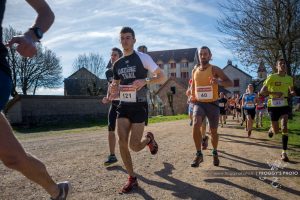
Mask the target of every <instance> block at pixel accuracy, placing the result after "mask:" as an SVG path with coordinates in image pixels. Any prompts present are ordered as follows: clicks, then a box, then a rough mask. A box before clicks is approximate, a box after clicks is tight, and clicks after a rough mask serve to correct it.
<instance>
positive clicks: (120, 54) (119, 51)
mask: <svg viewBox="0 0 300 200" xmlns="http://www.w3.org/2000/svg"><path fill="white" fill-rule="evenodd" d="M111 51H116V52H118V54H119V57H122V56H123V53H122V51H121V49H119V48H117V47H114V48H112V49H111Z"/></svg>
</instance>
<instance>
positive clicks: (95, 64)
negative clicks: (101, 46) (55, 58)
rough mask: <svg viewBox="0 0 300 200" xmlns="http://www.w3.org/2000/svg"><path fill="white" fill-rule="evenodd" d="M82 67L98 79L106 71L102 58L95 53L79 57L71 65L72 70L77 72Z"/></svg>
mask: <svg viewBox="0 0 300 200" xmlns="http://www.w3.org/2000/svg"><path fill="white" fill-rule="evenodd" d="M82 67H85V68H86V69H88V70H89V71H90V72H92V73H93V74H95V75H96V76H98V77H101V76H103V74H104V72H105V70H106V64H105V62H104V60H103V57H102V56H101V55H100V54H96V53H89V55H86V54H82V55H79V56H78V57H77V58H76V59H75V61H74V63H73V68H74V70H76V71H77V70H79V69H80V68H82Z"/></svg>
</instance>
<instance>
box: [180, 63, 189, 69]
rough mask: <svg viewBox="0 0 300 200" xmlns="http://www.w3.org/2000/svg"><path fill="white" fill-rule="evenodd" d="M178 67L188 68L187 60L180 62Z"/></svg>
mask: <svg viewBox="0 0 300 200" xmlns="http://www.w3.org/2000/svg"><path fill="white" fill-rule="evenodd" d="M180 67H181V68H188V67H189V63H188V62H183V63H180Z"/></svg>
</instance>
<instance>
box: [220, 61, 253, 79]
mask: <svg viewBox="0 0 300 200" xmlns="http://www.w3.org/2000/svg"><path fill="white" fill-rule="evenodd" d="M228 67H232V68H234V69H236V70H238V71H240V72H242V73H243V74H245V75H246V76H248V77H250V78H252V76H250V75H249V74H247V73H246V72H244V71H243V70H241V69H239V68H238V67H237V66H236V67H235V66H233V65H231V64H228V65H226V66H225V67H224V68H223V71H224V70H225V69H226V68H228Z"/></svg>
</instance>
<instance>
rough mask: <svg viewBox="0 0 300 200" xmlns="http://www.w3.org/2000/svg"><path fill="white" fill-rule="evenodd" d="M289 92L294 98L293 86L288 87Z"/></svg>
mask: <svg viewBox="0 0 300 200" xmlns="http://www.w3.org/2000/svg"><path fill="white" fill-rule="evenodd" d="M289 91H290V94H291V95H292V96H296V92H295V90H294V87H293V86H290V87H289Z"/></svg>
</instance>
